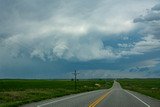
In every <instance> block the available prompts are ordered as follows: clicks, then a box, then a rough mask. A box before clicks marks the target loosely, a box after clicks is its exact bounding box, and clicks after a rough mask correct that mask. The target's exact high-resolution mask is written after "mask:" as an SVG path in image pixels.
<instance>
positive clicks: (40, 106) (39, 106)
mask: <svg viewBox="0 0 160 107" xmlns="http://www.w3.org/2000/svg"><path fill="white" fill-rule="evenodd" d="M96 91H97V90H96ZM96 91H91V92H85V93H81V94H77V95H74V96H70V97H66V98H63V99H59V100H55V101H51V102H48V103H43V104H40V105H37V107H42V106H45V105H49V104H52V103H56V102H59V101H63V100H68V99H71V98H74V97H79V96H82V95H85V94H89V93H92V92H96ZM98 91H102V90H98Z"/></svg>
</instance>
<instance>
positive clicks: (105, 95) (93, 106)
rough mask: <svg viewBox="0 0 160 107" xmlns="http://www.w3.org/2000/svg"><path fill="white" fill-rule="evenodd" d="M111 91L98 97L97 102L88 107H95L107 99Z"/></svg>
mask: <svg viewBox="0 0 160 107" xmlns="http://www.w3.org/2000/svg"><path fill="white" fill-rule="evenodd" d="M111 91H112V90H110V91H109V92H107V93H106V94H104V95H102V96H100V97H99V98H98V99H97V100H95V101H94V102H93V103H91V104H90V105H89V106H88V107H95V106H96V105H97V104H98V103H100V102H101V101H102V100H103V99H104V98H106V97H107V95H108V94H109V93H110V92H111Z"/></svg>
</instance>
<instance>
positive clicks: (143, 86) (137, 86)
mask: <svg viewBox="0 0 160 107" xmlns="http://www.w3.org/2000/svg"><path fill="white" fill-rule="evenodd" d="M118 82H119V83H120V84H121V86H122V87H123V88H124V89H128V90H132V91H136V92H139V93H142V94H145V95H147V96H150V97H153V98H156V99H159V100H160V79H120V80H118Z"/></svg>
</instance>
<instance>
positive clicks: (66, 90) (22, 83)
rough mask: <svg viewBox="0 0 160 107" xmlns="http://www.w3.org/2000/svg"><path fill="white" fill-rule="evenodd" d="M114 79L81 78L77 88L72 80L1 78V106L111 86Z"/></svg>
mask: <svg viewBox="0 0 160 107" xmlns="http://www.w3.org/2000/svg"><path fill="white" fill-rule="evenodd" d="M112 84H113V80H98V79H97V80H79V81H77V90H75V89H74V81H73V80H72V81H71V80H19V79H17V80H15V79H14V80H12V79H3V80H0V107H17V106H19V105H23V104H26V103H31V102H36V101H40V100H44V99H49V98H55V97H60V96H64V95H69V94H76V93H80V92H86V91H92V90H97V89H104V88H110V87H111V86H112Z"/></svg>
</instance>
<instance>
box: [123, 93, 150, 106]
mask: <svg viewBox="0 0 160 107" xmlns="http://www.w3.org/2000/svg"><path fill="white" fill-rule="evenodd" d="M124 91H125V92H127V93H128V94H130V95H132V96H133V97H135V98H136V99H138V100H139V101H141V102H142V103H143V104H145V105H146V106H147V107H150V105H148V104H147V103H146V102H144V101H142V100H141V99H140V98H138V97H137V96H135V95H134V94H132V93H130V92H128V91H127V90H124Z"/></svg>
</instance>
